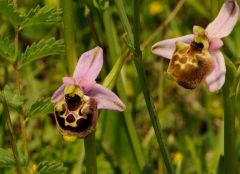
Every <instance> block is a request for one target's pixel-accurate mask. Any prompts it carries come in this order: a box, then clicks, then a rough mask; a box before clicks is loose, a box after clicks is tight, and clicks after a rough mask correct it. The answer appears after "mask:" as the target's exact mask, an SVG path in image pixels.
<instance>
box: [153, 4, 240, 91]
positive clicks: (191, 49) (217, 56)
mask: <svg viewBox="0 0 240 174" xmlns="http://www.w3.org/2000/svg"><path fill="white" fill-rule="evenodd" d="M238 14H239V6H238V4H237V2H236V1H234V0H226V2H225V3H224V4H223V6H222V7H221V10H220V12H219V14H218V15H217V17H216V18H215V19H214V20H213V21H212V22H211V23H210V24H208V26H207V27H206V28H205V29H203V28H202V27H199V26H194V27H193V34H189V35H186V36H182V37H178V38H173V39H168V40H163V41H160V42H157V43H156V44H154V45H153V46H152V52H153V53H154V54H156V55H158V56H162V57H164V58H167V59H170V63H169V66H168V70H167V72H168V73H169V74H170V75H171V77H173V78H174V79H175V80H176V81H177V83H178V84H179V85H181V86H183V87H185V88H188V89H193V88H196V87H197V86H198V85H199V83H200V82H201V81H202V80H203V79H205V82H206V84H207V86H208V89H209V91H211V92H214V91H217V90H219V89H220V88H221V87H222V86H223V84H224V82H225V74H226V66H225V62H224V57H223V54H222V53H221V51H220V48H221V47H222V46H223V42H222V40H221V38H223V37H226V36H228V35H229V34H230V33H231V32H232V30H233V28H234V26H235V24H236V23H237V20H238Z"/></svg>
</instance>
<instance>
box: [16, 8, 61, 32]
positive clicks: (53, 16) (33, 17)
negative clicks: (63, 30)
mask: <svg viewBox="0 0 240 174" xmlns="http://www.w3.org/2000/svg"><path fill="white" fill-rule="evenodd" d="M61 16H62V10H61V9H56V8H52V7H48V6H44V7H42V8H40V7H39V6H37V7H36V8H34V9H31V10H30V11H29V12H28V13H27V14H26V15H25V20H24V21H23V22H22V23H21V25H20V28H21V29H22V28H26V27H30V26H33V25H42V24H47V25H50V24H55V23H58V22H60V21H61Z"/></svg>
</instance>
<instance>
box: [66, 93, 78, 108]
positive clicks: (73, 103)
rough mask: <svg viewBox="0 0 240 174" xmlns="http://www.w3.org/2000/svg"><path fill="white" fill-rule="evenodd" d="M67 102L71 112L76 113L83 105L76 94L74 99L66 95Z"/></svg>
mask: <svg viewBox="0 0 240 174" xmlns="http://www.w3.org/2000/svg"><path fill="white" fill-rule="evenodd" d="M65 100H66V103H67V107H68V110H69V111H74V110H76V109H77V108H78V107H79V106H80V105H81V98H80V97H79V96H78V95H76V94H75V95H74V96H73V97H72V96H70V95H69V94H67V95H65Z"/></svg>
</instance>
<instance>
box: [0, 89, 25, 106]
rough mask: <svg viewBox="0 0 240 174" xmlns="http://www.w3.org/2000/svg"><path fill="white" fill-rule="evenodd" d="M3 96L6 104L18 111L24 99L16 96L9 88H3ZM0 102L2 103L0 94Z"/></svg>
mask: <svg viewBox="0 0 240 174" xmlns="http://www.w3.org/2000/svg"><path fill="white" fill-rule="evenodd" d="M3 92H4V95H5V99H6V101H7V104H8V105H9V106H10V107H12V108H14V109H17V110H19V109H20V108H21V107H22V105H23V102H24V97H23V96H20V95H18V94H17V93H16V92H15V91H13V90H12V89H10V87H9V86H7V85H6V86H5V87H4V89H3ZM0 102H2V96H1V94H0Z"/></svg>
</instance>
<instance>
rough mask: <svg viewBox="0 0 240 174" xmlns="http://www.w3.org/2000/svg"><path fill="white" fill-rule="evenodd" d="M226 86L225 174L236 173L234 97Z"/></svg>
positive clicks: (224, 96)
mask: <svg viewBox="0 0 240 174" xmlns="http://www.w3.org/2000/svg"><path fill="white" fill-rule="evenodd" d="M227 86H228V85H225V86H224V88H223V100H224V166H225V173H235V172H236V156H235V154H236V150H235V113H234V108H233V103H234V97H233V96H231V95H230V90H229V88H228V87H227Z"/></svg>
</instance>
